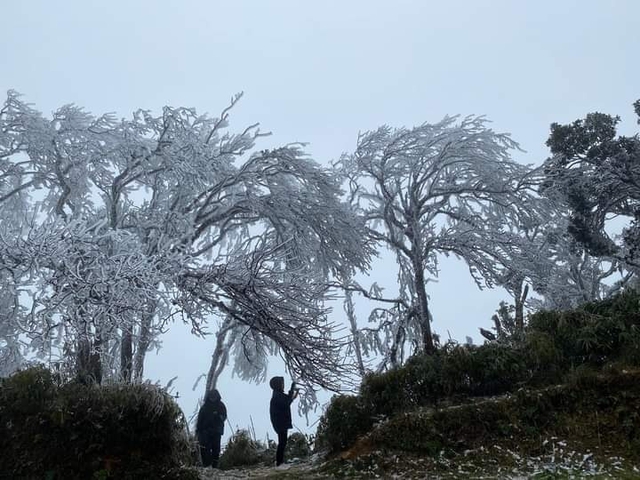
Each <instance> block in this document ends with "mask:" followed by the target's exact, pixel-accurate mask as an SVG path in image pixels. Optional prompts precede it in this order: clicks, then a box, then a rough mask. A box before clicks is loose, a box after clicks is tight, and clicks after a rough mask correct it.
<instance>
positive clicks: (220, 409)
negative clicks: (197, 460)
mask: <svg viewBox="0 0 640 480" xmlns="http://www.w3.org/2000/svg"><path fill="white" fill-rule="evenodd" d="M226 420H227V407H225V405H224V403H223V402H222V399H221V397H220V392H218V390H216V389H215V388H214V389H213V390H210V391H209V392H207V394H206V396H205V399H204V403H203V404H202V406H201V407H200V411H199V412H198V420H197V422H196V436H197V437H198V443H199V444H200V456H201V457H202V465H203V466H205V467H209V466H211V467H213V468H217V467H218V459H219V458H220V440H221V439H222V434H223V433H224V422H225V421H226Z"/></svg>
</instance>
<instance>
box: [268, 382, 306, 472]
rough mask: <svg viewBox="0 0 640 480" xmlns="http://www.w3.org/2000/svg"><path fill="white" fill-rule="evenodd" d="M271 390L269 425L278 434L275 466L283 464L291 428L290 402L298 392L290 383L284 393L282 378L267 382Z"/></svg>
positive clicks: (293, 383)
mask: <svg viewBox="0 0 640 480" xmlns="http://www.w3.org/2000/svg"><path fill="white" fill-rule="evenodd" d="M269 386H270V387H271V389H272V390H273V396H272V397H271V404H270V405H269V414H270V416H271V425H273V429H274V430H275V431H276V433H277V434H278V449H277V450H276V466H280V465H282V464H283V463H284V449H285V447H286V446H287V430H289V429H290V428H293V425H292V424H291V402H293V400H294V399H295V398H296V397H297V396H298V392H299V390H298V389H297V388H296V384H295V382H292V383H291V388H290V389H289V393H284V377H273V378H272V379H271V380H270V381H269Z"/></svg>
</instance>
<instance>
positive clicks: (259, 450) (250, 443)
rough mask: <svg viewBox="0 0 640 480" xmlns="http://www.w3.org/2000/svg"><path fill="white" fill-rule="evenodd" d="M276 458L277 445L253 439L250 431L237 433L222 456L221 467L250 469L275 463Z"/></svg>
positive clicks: (226, 468) (225, 468)
mask: <svg viewBox="0 0 640 480" xmlns="http://www.w3.org/2000/svg"><path fill="white" fill-rule="evenodd" d="M275 458H276V450H275V445H274V444H273V442H271V445H269V446H265V445H264V443H262V442H260V441H258V440H254V439H253V438H251V435H250V434H249V431H248V430H238V431H237V432H235V433H234V434H233V435H232V436H231V438H230V439H229V441H228V442H227V445H226V447H225V449H224V451H223V452H222V455H220V462H219V464H218V465H219V467H220V468H221V469H222V470H228V469H230V468H236V467H250V466H253V465H258V464H266V463H273V462H274V461H275Z"/></svg>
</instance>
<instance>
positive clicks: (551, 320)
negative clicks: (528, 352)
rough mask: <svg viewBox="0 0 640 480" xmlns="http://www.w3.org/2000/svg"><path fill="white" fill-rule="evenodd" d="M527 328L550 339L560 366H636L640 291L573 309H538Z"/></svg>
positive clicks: (639, 353) (639, 354)
mask: <svg viewBox="0 0 640 480" xmlns="http://www.w3.org/2000/svg"><path fill="white" fill-rule="evenodd" d="M529 330H530V331H531V332H535V333H543V334H546V335H548V337H549V338H550V339H552V340H553V343H554V345H555V348H556V350H557V351H558V352H560V356H559V358H558V360H557V362H556V363H559V364H560V365H561V366H563V367H565V368H566V367H569V366H575V365H580V364H583V363H590V364H595V365H600V364H603V363H606V362H610V361H625V362H627V363H630V364H633V365H637V364H638V360H640V294H638V293H637V292H634V291H631V290H630V291H628V292H625V293H622V294H620V295H617V296H615V297H612V298H610V299H607V300H603V301H601V302H593V303H587V304H585V305H583V306H581V307H579V308H577V309H575V310H570V311H564V312H556V311H541V312H538V313H535V314H534V315H532V316H531V318H530V319H529Z"/></svg>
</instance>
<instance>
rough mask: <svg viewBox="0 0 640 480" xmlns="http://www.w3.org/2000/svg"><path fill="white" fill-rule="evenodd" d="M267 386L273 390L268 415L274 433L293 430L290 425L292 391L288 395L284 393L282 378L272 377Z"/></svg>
mask: <svg viewBox="0 0 640 480" xmlns="http://www.w3.org/2000/svg"><path fill="white" fill-rule="evenodd" d="M269 386H270V387H271V389H272V390H273V395H272V396H271V403H270V405H269V414H270V417H271V425H272V426H273V429H274V430H275V431H276V432H282V431H286V430H288V429H290V428H293V425H292V424H291V402H293V390H291V391H290V392H289V393H288V394H286V393H284V377H273V378H272V379H271V380H270V381H269Z"/></svg>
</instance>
